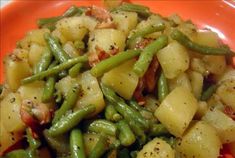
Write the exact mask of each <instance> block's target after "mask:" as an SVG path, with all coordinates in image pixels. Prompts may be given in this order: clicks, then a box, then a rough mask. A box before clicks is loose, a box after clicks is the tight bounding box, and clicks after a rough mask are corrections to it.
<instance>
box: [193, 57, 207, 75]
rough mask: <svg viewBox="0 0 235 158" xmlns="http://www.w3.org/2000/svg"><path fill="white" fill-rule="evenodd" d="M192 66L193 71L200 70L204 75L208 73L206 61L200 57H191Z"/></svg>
mask: <svg viewBox="0 0 235 158" xmlns="http://www.w3.org/2000/svg"><path fill="white" fill-rule="evenodd" d="M190 68H191V69H192V70H193V71H196V72H199V73H201V74H203V75H207V74H208V72H207V71H206V67H205V63H204V62H203V61H202V60H201V59H199V58H192V59H191V63H190Z"/></svg>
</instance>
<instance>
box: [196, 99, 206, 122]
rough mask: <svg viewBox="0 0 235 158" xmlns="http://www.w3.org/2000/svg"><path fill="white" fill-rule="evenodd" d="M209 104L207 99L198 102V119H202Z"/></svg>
mask: <svg viewBox="0 0 235 158" xmlns="http://www.w3.org/2000/svg"><path fill="white" fill-rule="evenodd" d="M208 108H209V107H208V105H207V102H205V101H199V102H198V109H197V112H196V114H195V118H196V119H201V118H202V117H203V116H204V115H205V113H206V112H207V110H208Z"/></svg>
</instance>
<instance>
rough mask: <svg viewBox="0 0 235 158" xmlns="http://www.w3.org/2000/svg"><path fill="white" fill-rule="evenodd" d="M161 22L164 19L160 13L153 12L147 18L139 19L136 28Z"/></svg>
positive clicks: (163, 21)
mask: <svg viewBox="0 0 235 158" xmlns="http://www.w3.org/2000/svg"><path fill="white" fill-rule="evenodd" d="M161 23H165V20H163V19H162V17H161V16H160V15H156V14H153V15H151V16H150V17H148V19H147V20H143V21H141V22H140V23H139V24H138V25H137V26H136V29H137V30H138V29H143V28H145V27H147V26H149V25H158V24H161Z"/></svg>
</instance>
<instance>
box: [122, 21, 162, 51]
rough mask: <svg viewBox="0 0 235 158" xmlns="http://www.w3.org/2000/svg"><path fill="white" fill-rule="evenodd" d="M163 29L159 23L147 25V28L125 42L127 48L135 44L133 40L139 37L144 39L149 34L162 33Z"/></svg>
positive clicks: (138, 31)
mask: <svg viewBox="0 0 235 158" xmlns="http://www.w3.org/2000/svg"><path fill="white" fill-rule="evenodd" d="M164 29H165V25H164V24H163V23H160V24H158V25H149V26H147V27H144V28H142V29H140V30H137V31H136V32H135V33H133V34H132V35H131V36H130V38H129V39H128V40H127V46H132V45H133V43H134V44H135V40H136V39H137V38H139V37H144V36H146V35H148V34H150V33H153V32H157V31H162V30H164Z"/></svg>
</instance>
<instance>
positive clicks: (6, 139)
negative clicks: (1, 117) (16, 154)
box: [0, 122, 23, 156]
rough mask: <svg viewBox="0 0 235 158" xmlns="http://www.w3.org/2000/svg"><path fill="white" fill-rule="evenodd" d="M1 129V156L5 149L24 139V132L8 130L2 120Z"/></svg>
mask: <svg viewBox="0 0 235 158" xmlns="http://www.w3.org/2000/svg"><path fill="white" fill-rule="evenodd" d="M0 129H1V130H0V156H2V155H3V153H4V151H5V150H7V149H8V148H9V147H11V146H12V145H14V144H15V143H16V142H18V141H19V140H21V139H23V134H21V133H16V132H8V131H7V130H6V128H5V127H4V126H3V124H2V122H1V123H0Z"/></svg>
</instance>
